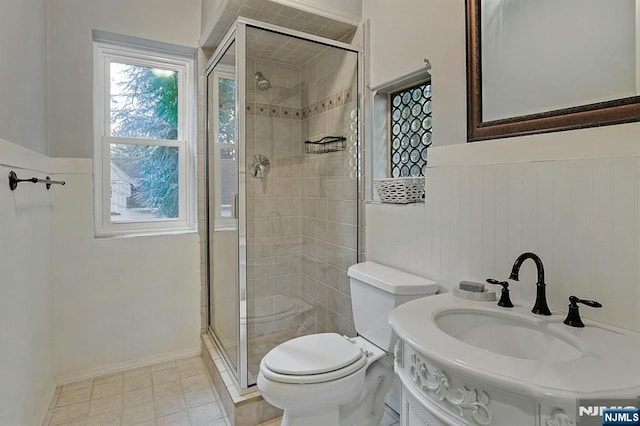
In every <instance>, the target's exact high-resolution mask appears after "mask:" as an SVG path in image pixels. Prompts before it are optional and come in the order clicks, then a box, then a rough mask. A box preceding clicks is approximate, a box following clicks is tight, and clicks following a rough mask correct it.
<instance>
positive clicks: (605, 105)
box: [466, 0, 640, 142]
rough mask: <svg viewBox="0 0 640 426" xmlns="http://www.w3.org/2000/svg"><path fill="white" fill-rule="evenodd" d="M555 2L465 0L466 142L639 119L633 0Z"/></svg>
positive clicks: (638, 39)
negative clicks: (564, 94) (617, 0)
mask: <svg viewBox="0 0 640 426" xmlns="http://www.w3.org/2000/svg"><path fill="white" fill-rule="evenodd" d="M560 3H562V4H563V6H562V7H559V6H558V2H557V1H553V0H551V1H550V0H466V28H467V39H466V41H467V140H468V141H469V142H473V141H480V140H486V139H495V138H504V137H512V136H522V135H529V134H535V133H544V132H556V131H561V130H571V129H578V128H585V127H594V126H604V125H610V124H619V123H627V122H632V121H640V96H639V94H640V28H636V27H640V23H637V22H636V21H637V20H640V0H621V1H620V3H618V2H613V3H615V4H619V5H620V7H619V8H614V9H616V10H614V11H611V9H612V8H611V5H612V2H610V1H607V0H563V1H562V2H560ZM576 3H579V6H580V7H577V6H576ZM586 3H589V7H585V4H586ZM545 6H546V7H548V8H549V9H547V10H544V9H543V10H538V9H536V8H537V7H545ZM550 8H553V9H550ZM559 9H563V10H559ZM587 9H588V11H587ZM636 9H638V10H637V11H636ZM631 10H632V11H633V13H630V11H631ZM587 12H590V13H591V14H590V15H588V13H587ZM636 24H637V25H636ZM554 28H556V33H554ZM613 28H615V31H613V30H612V29H613ZM589 37H591V38H589ZM623 45H624V46H623ZM625 49H626V50H625ZM509 61H510V62H509ZM553 65H558V66H555V67H554V66H553ZM617 68H624V69H617ZM562 76H564V77H566V78H565V79H564V80H562V79H561V78H560V77H562ZM569 88H573V89H572V91H573V92H575V91H578V92H584V93H569V92H570V91H569V90H568V89H569ZM576 88H578V89H579V90H575V89H576ZM583 88H585V89H586V90H582V89H583ZM594 88H595V89H597V90H592V89H594ZM565 89H567V90H565ZM563 92H567V93H566V96H565V98H563V99H558V98H557V96H556V95H558V96H559V95H560V94H561V93H563ZM539 95H548V98H549V99H543V96H539Z"/></svg>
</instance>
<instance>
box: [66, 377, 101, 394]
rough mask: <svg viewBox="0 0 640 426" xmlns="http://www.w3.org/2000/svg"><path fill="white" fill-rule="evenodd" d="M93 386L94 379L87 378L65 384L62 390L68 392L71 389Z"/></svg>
mask: <svg viewBox="0 0 640 426" xmlns="http://www.w3.org/2000/svg"><path fill="white" fill-rule="evenodd" d="M91 386H93V379H87V380H81V381H79V382H74V383H69V384H66V385H63V386H62V389H61V391H62V392H66V391H70V390H77V389H81V388H86V387H91Z"/></svg>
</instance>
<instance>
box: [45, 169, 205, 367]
mask: <svg viewBox="0 0 640 426" xmlns="http://www.w3.org/2000/svg"><path fill="white" fill-rule="evenodd" d="M54 168H55V170H54V172H55V177H56V179H62V180H65V181H66V182H67V185H66V186H65V187H64V188H63V189H61V190H59V191H56V192H55V193H54V194H53V202H54V206H55V211H54V216H53V241H54V243H53V265H52V266H53V267H52V270H53V281H54V291H55V299H54V348H55V364H54V367H55V374H56V376H59V377H73V375H74V374H80V373H82V372H85V371H88V370H95V369H100V368H104V367H107V366H111V365H114V364H119V363H124V362H131V361H136V360H139V359H144V358H148V357H152V356H156V355H162V354H171V353H179V352H181V351H189V350H196V351H197V350H198V348H199V332H200V314H199V307H200V304H199V302H200V300H199V298H200V282H199V280H200V266H199V262H200V255H199V245H198V237H197V234H185V235H176V236H170V237H168V236H155V237H136V238H124V239H100V240H96V239H94V238H93V195H92V192H91V185H92V183H91V180H92V179H91V161H90V160H85V159H72V160H65V159H54Z"/></svg>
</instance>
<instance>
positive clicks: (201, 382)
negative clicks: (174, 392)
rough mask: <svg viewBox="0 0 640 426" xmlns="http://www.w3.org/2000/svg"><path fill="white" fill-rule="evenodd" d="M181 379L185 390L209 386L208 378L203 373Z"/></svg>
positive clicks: (189, 390)
mask: <svg viewBox="0 0 640 426" xmlns="http://www.w3.org/2000/svg"><path fill="white" fill-rule="evenodd" d="M181 380H182V389H184V391H185V392H191V391H193V390H196V389H202V388H206V387H211V383H209V379H208V378H207V376H206V375H204V374H199V375H197V376H191V377H183V378H182V379H181Z"/></svg>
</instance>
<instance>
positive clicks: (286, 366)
mask: <svg viewBox="0 0 640 426" xmlns="http://www.w3.org/2000/svg"><path fill="white" fill-rule="evenodd" d="M362 357H363V353H362V351H361V350H360V348H359V347H358V346H356V345H354V344H353V343H350V342H349V341H347V339H345V338H344V337H342V336H340V335H339V334H336V333H320V334H311V335H308V336H302V337H297V338H295V339H292V340H289V341H287V342H284V343H282V344H281V345H279V346H276V347H275V348H273V349H272V350H271V351H269V353H268V354H267V355H265V357H264V359H263V362H264V365H265V366H266V367H267V368H268V369H269V370H271V371H273V372H275V373H280V374H287V375H295V376H304V375H311V374H322V373H327V372H329V371H333V370H338V369H341V368H343V367H346V366H347V365H350V364H353V363H354V362H356V361H357V360H359V359H361V358H362Z"/></svg>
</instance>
